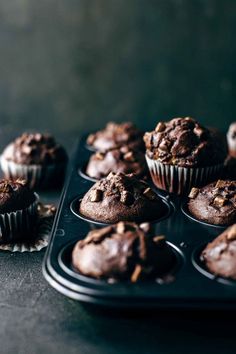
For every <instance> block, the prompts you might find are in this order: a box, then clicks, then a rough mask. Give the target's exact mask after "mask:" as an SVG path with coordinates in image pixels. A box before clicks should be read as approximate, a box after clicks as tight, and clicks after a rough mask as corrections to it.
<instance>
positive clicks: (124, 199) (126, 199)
mask: <svg viewBox="0 0 236 354" xmlns="http://www.w3.org/2000/svg"><path fill="white" fill-rule="evenodd" d="M120 201H121V203H123V204H125V205H131V204H132V203H133V202H134V197H133V195H132V194H131V193H130V192H128V191H122V192H121V194H120Z"/></svg>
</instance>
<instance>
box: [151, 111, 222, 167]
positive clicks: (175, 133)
mask: <svg viewBox="0 0 236 354" xmlns="http://www.w3.org/2000/svg"><path fill="white" fill-rule="evenodd" d="M144 142H145V144H146V152H147V156H148V157H149V158H151V159H154V160H157V159H158V160H159V161H160V162H162V163H164V164H171V165H177V166H180V167H198V166H202V167H203V166H211V165H216V164H220V163H222V162H223V161H224V159H225V157H226V155H227V149H226V146H225V144H222V138H221V137H220V136H219V134H217V133H216V132H215V131H213V130H209V129H207V128H204V127H202V126H201V125H200V124H199V123H198V122H197V121H196V120H195V119H193V118H190V117H186V118H174V119H172V120H171V121H169V122H159V123H158V124H157V126H156V129H155V131H153V132H150V133H146V134H145V135H144Z"/></svg>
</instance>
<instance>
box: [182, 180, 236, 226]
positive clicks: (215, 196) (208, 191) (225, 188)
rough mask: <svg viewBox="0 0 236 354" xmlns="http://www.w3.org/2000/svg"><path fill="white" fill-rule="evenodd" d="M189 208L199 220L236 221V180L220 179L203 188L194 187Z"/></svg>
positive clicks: (224, 222)
mask: <svg viewBox="0 0 236 354" xmlns="http://www.w3.org/2000/svg"><path fill="white" fill-rule="evenodd" d="M189 198H190V199H189V202H188V209H189V211H190V212H191V213H192V214H193V215H194V216H195V217H196V218H197V219H199V220H202V221H204V222H207V223H210V224H214V225H231V224H233V223H235V222H236V181H230V180H218V181H217V182H214V183H211V184H209V185H207V186H205V187H203V188H200V189H198V188H192V190H191V192H190V194H189Z"/></svg>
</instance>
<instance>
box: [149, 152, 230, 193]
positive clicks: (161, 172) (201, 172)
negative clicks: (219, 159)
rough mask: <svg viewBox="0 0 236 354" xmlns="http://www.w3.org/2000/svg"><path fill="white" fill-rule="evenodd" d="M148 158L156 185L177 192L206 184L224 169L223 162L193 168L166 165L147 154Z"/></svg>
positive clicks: (218, 175) (217, 176)
mask: <svg viewBox="0 0 236 354" xmlns="http://www.w3.org/2000/svg"><path fill="white" fill-rule="evenodd" d="M146 160H147V164H148V168H149V171H150V174H151V177H152V181H153V183H154V184H155V186H156V187H157V188H160V189H164V190H166V191H167V192H169V193H175V194H187V193H189V191H190V190H191V188H192V187H200V186H202V185H206V184H208V183H210V182H212V181H214V180H215V179H217V178H219V177H220V176H221V174H222V173H223V170H224V165H223V164H219V165H214V166H209V167H195V168H191V167H179V166H174V165H166V164H163V163H161V162H160V161H157V160H152V159H150V158H149V157H148V156H147V155H146Z"/></svg>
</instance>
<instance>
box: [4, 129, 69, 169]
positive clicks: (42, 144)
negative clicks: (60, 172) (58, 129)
mask: <svg viewBox="0 0 236 354" xmlns="http://www.w3.org/2000/svg"><path fill="white" fill-rule="evenodd" d="M3 157H4V158H5V159H6V160H9V161H13V162H15V163H17V164H26V165H41V164H43V165H48V164H52V163H64V162H66V161H67V154H66V152H65V150H64V148H63V147H62V146H61V145H59V144H58V143H57V142H56V141H55V139H54V138H53V137H52V136H51V135H49V134H39V133H36V134H33V133H32V134H30V133H24V134H22V135H21V136H20V137H19V138H17V139H16V140H15V141H14V142H13V143H11V144H10V145H8V146H7V147H6V149H5V150H4V151H3Z"/></svg>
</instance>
